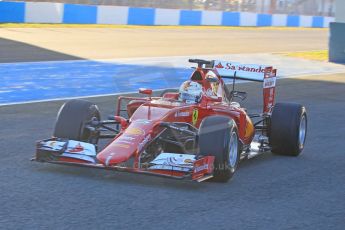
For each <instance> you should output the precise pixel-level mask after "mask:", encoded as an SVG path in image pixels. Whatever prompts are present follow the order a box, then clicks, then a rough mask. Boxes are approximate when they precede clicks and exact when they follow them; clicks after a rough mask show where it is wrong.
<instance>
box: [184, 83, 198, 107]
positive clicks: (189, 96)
mask: <svg viewBox="0 0 345 230" xmlns="http://www.w3.org/2000/svg"><path fill="white" fill-rule="evenodd" d="M201 97H202V86H201V84H199V83H197V82H195V81H185V82H183V83H182V85H181V86H180V90H179V100H180V101H183V102H186V103H189V104H194V103H198V102H200V101H201Z"/></svg>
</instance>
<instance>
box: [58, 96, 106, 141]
mask: <svg viewBox="0 0 345 230" xmlns="http://www.w3.org/2000/svg"><path fill="white" fill-rule="evenodd" d="M93 118H96V119H97V120H98V121H100V119H101V116H100V112H99V110H98V107H97V106H96V105H95V104H93V103H91V102H89V101H85V100H78V99H74V100H69V101H67V102H66V103H65V104H63V105H62V106H61V108H60V110H59V112H58V115H57V119H56V123H55V128H54V134H53V136H54V137H59V138H67V139H70V140H76V141H84V142H89V140H90V138H91V132H90V131H89V130H88V129H85V125H86V123H87V122H89V121H91V119H93ZM93 138H94V139H95V141H94V142H96V143H97V141H98V136H96V137H93ZM96 143H94V144H96Z"/></svg>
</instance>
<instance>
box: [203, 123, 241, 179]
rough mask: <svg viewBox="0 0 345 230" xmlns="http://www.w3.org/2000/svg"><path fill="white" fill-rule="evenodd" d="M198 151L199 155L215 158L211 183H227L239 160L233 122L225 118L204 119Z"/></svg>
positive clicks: (235, 128)
mask: <svg viewBox="0 0 345 230" xmlns="http://www.w3.org/2000/svg"><path fill="white" fill-rule="evenodd" d="M198 150H199V154H200V155H208V156H215V162H214V172H213V181H216V182H227V181H228V180H229V179H230V178H231V177H232V176H233V175H234V173H235V170H236V168H237V165H238V162H239V159H240V156H239V153H240V152H239V139H238V131H237V126H236V123H235V122H234V120H232V119H230V118H228V117H225V116H210V117H206V118H205V119H204V120H203V121H202V122H201V124H200V128H199V135H198Z"/></svg>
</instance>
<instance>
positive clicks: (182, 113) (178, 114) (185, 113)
mask: <svg viewBox="0 0 345 230" xmlns="http://www.w3.org/2000/svg"><path fill="white" fill-rule="evenodd" d="M189 116H190V112H189V111H177V112H176V113H175V117H189Z"/></svg>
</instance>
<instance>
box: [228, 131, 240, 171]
mask: <svg viewBox="0 0 345 230" xmlns="http://www.w3.org/2000/svg"><path fill="white" fill-rule="evenodd" d="M237 153H238V139H237V134H236V132H232V133H231V137H230V143H229V165H230V167H231V168H234V167H235V166H236V162H237V157H238V156H237Z"/></svg>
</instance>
